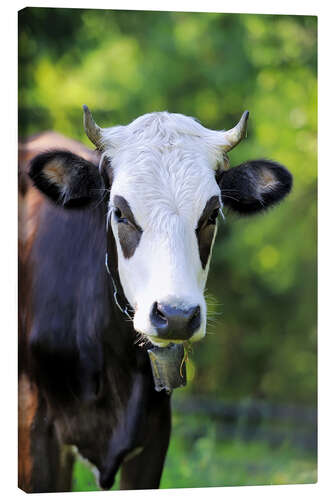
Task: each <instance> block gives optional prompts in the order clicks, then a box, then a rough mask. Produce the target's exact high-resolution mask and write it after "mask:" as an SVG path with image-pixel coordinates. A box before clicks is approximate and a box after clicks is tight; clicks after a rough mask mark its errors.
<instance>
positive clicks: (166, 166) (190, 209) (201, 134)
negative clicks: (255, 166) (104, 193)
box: [103, 112, 222, 235]
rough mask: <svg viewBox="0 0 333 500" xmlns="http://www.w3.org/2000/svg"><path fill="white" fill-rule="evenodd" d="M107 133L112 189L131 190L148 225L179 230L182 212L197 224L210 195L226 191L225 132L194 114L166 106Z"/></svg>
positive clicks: (133, 204) (140, 220)
mask: <svg viewBox="0 0 333 500" xmlns="http://www.w3.org/2000/svg"><path fill="white" fill-rule="evenodd" d="M103 135H104V140H103V142H104V144H105V154H106V156H108V157H109V158H110V160H111V164H112V169H113V171H114V176H113V179H114V185H113V188H112V190H113V191H114V192H117V191H118V194H122V195H123V196H125V198H126V199H127V200H128V201H129V203H130V205H131V207H132V208H133V209H134V210H135V215H136V217H137V219H138V223H139V224H142V225H144V226H145V228H149V227H154V230H155V231H156V230H157V231H158V230H159V229H161V230H163V232H164V233H165V234H167V233H169V235H171V234H175V231H176V226H177V225H178V224H181V221H180V218H179V215H181V216H182V217H181V219H182V220H183V221H185V220H187V221H188V222H189V223H190V224H191V225H192V226H196V224H197V220H198V218H199V216H200V215H201V212H202V210H203V208H204V207H205V204H206V202H207V200H208V199H209V198H210V197H211V196H213V195H218V196H219V197H220V190H219V188H218V186H217V184H216V182H215V170H216V168H217V166H218V163H219V162H221V161H222V151H221V149H220V144H218V145H217V142H218V141H220V142H221V133H220V132H216V131H211V130H208V129H206V128H205V127H203V126H202V125H200V123H198V122H196V121H195V120H194V119H193V118H189V117H186V116H183V115H180V114H170V113H167V112H162V113H151V114H148V115H144V116H141V117H139V118H137V119H136V120H135V121H134V122H132V123H131V124H130V125H127V126H124V127H113V128H110V129H104V130H103ZM110 209H112V200H111V199H110Z"/></svg>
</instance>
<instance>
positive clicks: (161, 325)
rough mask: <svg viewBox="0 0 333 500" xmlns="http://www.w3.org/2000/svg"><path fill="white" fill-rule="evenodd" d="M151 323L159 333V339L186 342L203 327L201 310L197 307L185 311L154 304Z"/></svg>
mask: <svg viewBox="0 0 333 500" xmlns="http://www.w3.org/2000/svg"><path fill="white" fill-rule="evenodd" d="M150 321H151V324H152V325H153V327H154V328H155V330H156V332H157V335H156V337H157V338H159V339H162V340H170V341H186V340H189V339H190V338H191V337H192V335H193V334H194V333H195V332H196V331H197V330H198V329H199V328H200V326H201V308H200V306H199V305H196V306H192V307H189V308H187V309H183V308H180V307H173V306H170V305H168V304H163V303H159V302H154V304H153V306H152V309H151V312H150Z"/></svg>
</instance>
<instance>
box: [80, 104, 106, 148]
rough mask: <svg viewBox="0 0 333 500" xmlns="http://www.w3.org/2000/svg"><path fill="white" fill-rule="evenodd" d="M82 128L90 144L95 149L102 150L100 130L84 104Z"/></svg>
mask: <svg viewBox="0 0 333 500" xmlns="http://www.w3.org/2000/svg"><path fill="white" fill-rule="evenodd" d="M83 126H84V130H85V132H86V134H87V136H88V138H89V139H90V140H91V142H92V143H93V144H95V146H96V148H97V149H99V150H102V149H103V148H102V129H101V128H100V127H99V126H98V125H97V123H95V121H94V119H93V117H92V114H91V111H90V109H89V108H88V106H86V105H85V104H84V105H83Z"/></svg>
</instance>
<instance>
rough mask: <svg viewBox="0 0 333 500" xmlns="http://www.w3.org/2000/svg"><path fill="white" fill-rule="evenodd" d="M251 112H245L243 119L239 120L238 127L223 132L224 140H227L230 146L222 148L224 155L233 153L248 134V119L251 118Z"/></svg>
mask: <svg viewBox="0 0 333 500" xmlns="http://www.w3.org/2000/svg"><path fill="white" fill-rule="evenodd" d="M249 114H250V113H249V112H248V111H244V113H243V114H242V118H241V119H240V120H239V122H238V123H237V125H236V126H235V127H234V128H231V129H230V130H226V131H225V132H223V138H224V139H226V140H227V142H228V144H226V145H225V146H223V147H222V150H223V152H224V153H227V152H228V151H231V149H233V148H234V147H235V146H237V144H238V143H239V142H240V141H241V140H242V139H243V137H244V136H245V134H246V125H247V119H248V117H249Z"/></svg>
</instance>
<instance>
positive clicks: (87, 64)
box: [19, 8, 317, 486]
mask: <svg viewBox="0 0 333 500" xmlns="http://www.w3.org/2000/svg"><path fill="white" fill-rule="evenodd" d="M316 57H317V19H316V18H315V17H309V16H277V15H253V14H251V15H245V14H242V15H240V14H219V13H199V14H198V13H173V12H145V11H111V10H110V11H101V10H77V9H75V10H73V9H51V8H28V9H24V10H23V11H21V12H20V14H19V131H20V136H21V137H22V138H23V137H27V136H28V135H30V134H33V133H36V132H40V131H43V130H45V129H52V130H57V131H59V132H61V133H63V134H65V135H68V136H70V137H72V138H75V139H79V140H81V141H83V142H84V143H86V144H87V145H90V144H89V141H88V139H87V138H86V137H85V135H84V131H83V127H82V104H84V103H85V104H88V105H89V107H90V109H92V110H93V112H94V117H95V119H96V121H97V122H98V123H99V125H101V126H111V125H116V124H126V123H128V122H130V121H131V120H132V119H134V118H136V117H137V116H139V115H141V114H144V113H147V112H151V111H159V110H165V109H166V110H168V111H170V112H177V113H184V114H187V115H191V116H195V117H197V118H198V119H199V120H200V121H201V122H202V124H203V125H205V126H206V127H208V128H213V129H222V128H231V127H232V126H233V125H234V124H235V123H236V122H237V121H238V119H239V118H240V116H241V113H242V112H243V111H244V110H245V109H248V110H250V120H249V129H248V137H247V139H246V140H244V141H243V142H242V143H241V144H240V145H239V146H238V147H237V148H236V149H235V150H234V151H233V152H232V153H231V155H230V158H231V164H232V165H237V164H238V163H240V162H242V161H245V160H247V159H255V158H260V157H265V158H272V159H275V160H277V161H279V162H280V163H283V164H285V165H286V166H287V167H288V168H289V169H290V170H291V171H292V173H293V175H294V189H293V192H292V194H291V195H290V196H289V197H288V198H287V200H286V201H285V202H284V203H283V204H282V205H281V206H279V207H277V208H275V209H274V210H272V211H270V212H269V213H267V214H265V215H264V216H257V217H255V218H244V219H242V218H237V217H235V216H233V215H232V214H231V213H226V221H225V222H223V223H222V222H220V225H219V234H218V238H217V241H216V244H215V248H214V253H213V260H212V264H211V270H210V276H209V280H208V285H207V290H208V302H209V309H210V317H211V318H212V319H211V321H210V326H209V328H208V335H207V337H206V339H205V340H204V341H202V342H201V343H200V344H197V345H195V348H194V352H193V353H192V355H191V358H190V361H189V364H188V374H189V379H190V382H189V384H188V386H187V387H186V388H185V389H182V390H178V391H176V393H175V395H174V398H175V400H176V401H177V400H179V401H182V400H183V399H184V398H188V397H190V396H191V397H192V396H193V397H194V396H197V397H198V396H205V397H210V398H212V399H214V400H216V401H241V400H244V398H246V399H253V398H254V399H256V400H260V401H268V402H274V403H280V404H281V403H283V404H293V405H308V406H312V407H313V406H315V405H316V386H317V359H316V355H317V350H316V322H317V310H316V304H317V302H316V301H317V299H316V296H317V295H316V284H317V274H316V273H317V267H316V266H317V260H316V258H317V241H316V240H317V212H316V211H317V142H316V140H317V135H316V134H317V59H316ZM206 437H207V436H206ZM207 439H208V441H209V437H207ZM175 453H176V452H175ZM212 453H213V452H212ZM171 456H173V455H171ZM211 456H213V455H211ZM170 460H171V459H170ZM207 480H208V479H207ZM244 481H245V482H244V484H250V483H249V480H248V479H244ZM259 482H260V481H259ZM282 482H283V480H282ZM211 483H212V484H213V483H214V481H211ZM215 483H216V482H215ZM215 483H214V484H215ZM239 483H241V480H240V479H239V480H238V483H237V484H239ZM167 484H168V483H167ZM207 485H208V484H207ZM188 486H191V484H189V485H188Z"/></svg>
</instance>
